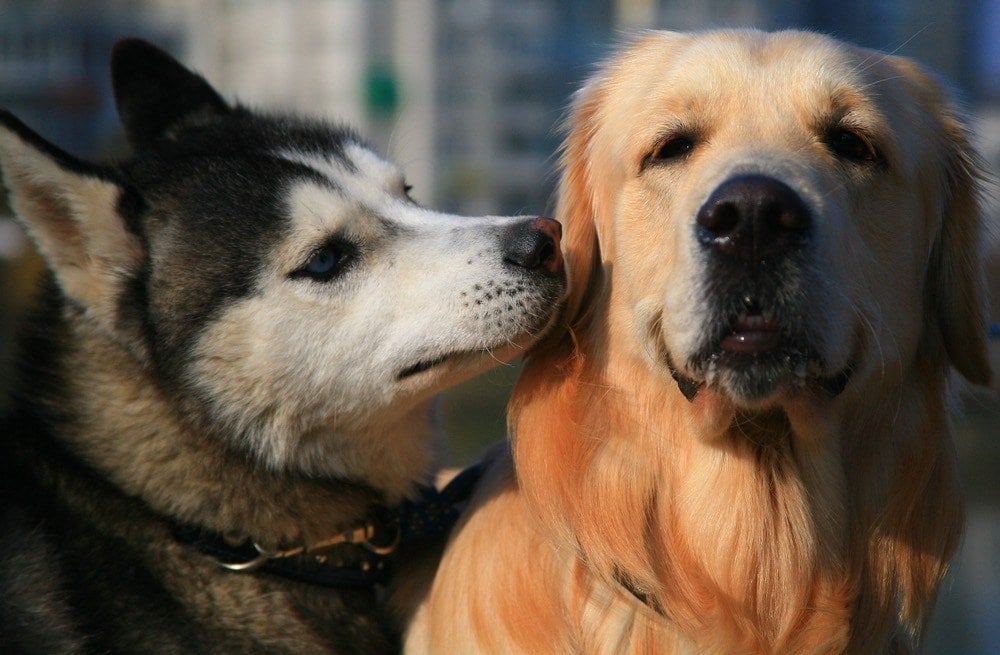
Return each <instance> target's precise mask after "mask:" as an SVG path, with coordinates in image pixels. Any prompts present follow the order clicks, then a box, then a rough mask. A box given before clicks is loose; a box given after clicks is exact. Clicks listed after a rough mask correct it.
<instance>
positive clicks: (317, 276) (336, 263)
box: [292, 241, 352, 282]
mask: <svg viewBox="0 0 1000 655" xmlns="http://www.w3.org/2000/svg"><path fill="white" fill-rule="evenodd" d="M351 252H352V249H351V246H350V245H349V244H346V243H343V242H339V241H334V242H330V243H327V244H326V245H324V246H323V247H322V248H319V249H318V250H316V251H315V252H314V253H313V254H312V256H310V257H309V261H307V262H306V263H305V266H303V267H302V268H300V269H298V270H296V271H294V272H293V273H292V276H293V277H308V278H312V279H313V280H316V281H319V282H326V281H327V280H331V279H333V278H334V277H335V276H337V275H338V274H339V273H340V272H341V271H343V270H344V266H345V265H346V264H347V262H348V260H349V259H350V257H351Z"/></svg>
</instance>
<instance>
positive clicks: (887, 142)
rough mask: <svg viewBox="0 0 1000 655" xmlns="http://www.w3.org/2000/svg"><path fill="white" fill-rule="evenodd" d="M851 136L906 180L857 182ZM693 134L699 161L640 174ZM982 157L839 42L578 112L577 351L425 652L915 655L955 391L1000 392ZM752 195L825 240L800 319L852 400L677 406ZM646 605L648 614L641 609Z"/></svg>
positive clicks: (721, 384)
mask: <svg viewBox="0 0 1000 655" xmlns="http://www.w3.org/2000/svg"><path fill="white" fill-rule="evenodd" d="M831 125H835V126H838V127H840V128H843V129H848V130H852V131H854V132H855V133H858V134H861V135H863V137H864V138H866V139H870V140H871V141H872V142H873V143H874V144H876V147H877V148H878V149H879V151H880V152H881V154H882V155H884V159H885V166H884V167H882V168H875V167H863V166H861V167H859V166H853V167H852V166H851V165H849V164H848V163H845V162H842V161H839V160H838V159H837V158H836V157H834V156H833V154H831V151H830V149H829V148H828V145H827V144H826V143H824V134H825V132H824V130H826V129H828V128H829V126H831ZM685 133H687V134H695V135H697V138H696V139H695V145H694V148H693V149H692V151H691V152H690V153H689V154H688V155H687V156H686V157H684V158H683V159H677V160H675V161H672V162H669V163H668V164H665V165H662V166H652V167H646V166H644V161H645V160H646V158H648V157H649V156H650V153H653V152H655V151H656V150H657V149H658V148H659V147H660V145H661V144H662V143H663V142H664V140H665V139H669V138H672V135H676V134H685ZM975 162H976V159H975V155H974V153H973V152H972V150H971V148H970V146H969V142H968V137H967V135H966V132H965V129H964V127H963V125H962V122H961V119H960V117H959V116H958V115H957V113H956V111H955V109H954V107H953V105H952V104H951V103H950V101H949V100H948V99H947V97H946V94H945V93H944V92H943V90H942V88H941V86H940V84H939V83H937V82H936V81H934V80H933V79H932V78H931V77H930V76H928V75H927V74H925V73H924V72H922V71H921V69H920V68H919V67H918V66H916V65H915V64H914V63H912V62H910V61H909V60H906V59H903V58H899V57H893V56H888V55H884V54H881V53H877V52H873V51H868V50H862V49H858V48H854V47H851V46H848V45H845V44H842V43H839V42H837V41H835V40H833V39H829V38H826V37H823V36H819V35H815V34H809V33H802V32H782V33H775V34H766V33H761V32H755V31H735V32H708V33H701V34H678V33H666V32H652V33H645V34H642V35H639V36H638V38H636V39H635V40H634V41H633V42H632V43H631V44H630V45H628V46H627V47H626V48H624V49H623V50H622V51H621V52H620V53H618V54H617V55H616V56H614V57H613V58H611V59H610V61H608V62H607V63H606V64H605V65H604V66H603V67H602V68H601V69H600V70H599V71H598V72H597V74H595V75H594V76H593V77H592V78H591V80H590V81H589V82H588V83H587V84H586V86H585V87H584V88H583V90H582V91H581V92H580V93H579V95H578V96H577V97H576V100H575V102H574V105H573V109H572V112H571V115H570V117H569V121H568V136H567V138H566V142H565V144H564V149H563V157H562V168H563V170H562V180H561V185H560V192H559V204H558V210H557V218H558V219H559V220H560V221H561V222H562V223H563V226H564V230H565V239H564V241H563V245H564V252H565V255H566V260H567V265H568V267H569V268H570V283H571V298H570V306H569V311H568V315H567V322H566V327H567V329H566V331H565V332H563V333H562V335H561V336H558V337H556V338H553V339H550V340H548V341H547V342H546V343H545V344H544V345H543V346H542V347H541V348H539V349H538V350H537V351H536V352H535V353H534V354H533V355H532V356H531V357H530V358H529V360H528V362H527V365H526V368H525V370H524V373H523V375H522V377H521V379H520V380H519V382H518V385H517V387H516V389H515V392H514V397H513V399H512V404H511V418H510V421H511V427H512V431H513V444H512V457H511V458H507V457H499V458H497V459H496V461H495V462H494V464H493V468H492V471H491V474H490V477H489V479H488V481H487V482H486V483H485V484H484V485H483V487H482V488H481V489H480V492H479V494H478V496H477V499H476V501H475V503H474V506H473V507H472V508H471V509H470V510H469V511H468V512H467V518H466V520H465V523H464V525H463V526H462V527H461V528H460V529H459V530H458V531H457V533H456V535H455V536H454V538H453V540H452V542H451V543H450V544H449V547H448V549H447V551H446V553H445V555H444V559H443V562H442V564H441V566H440V568H439V570H438V573H437V577H436V579H435V581H434V584H433V587H432V589H431V590H430V592H429V595H428V599H427V601H426V603H425V604H424V605H423V606H422V608H421V609H420V612H419V613H418V615H417V618H416V620H415V621H414V623H413V625H412V627H411V630H410V633H409V637H408V642H407V652H410V653H444V652H454V653H473V652H482V653H607V654H611V653H616V654H617V653H659V654H663V653H719V654H732V653H773V654H778V653H782V654H784V653H816V654H818V653H911V652H914V650H915V649H916V648H917V645H918V643H919V640H920V636H921V633H922V631H923V629H924V627H925V625H926V623H927V620H928V617H929V615H930V611H931V608H932V607H933V603H934V598H935V595H936V591H937V587H938V584H939V583H940V581H941V578H942V576H943V575H944V573H945V570H946V568H947V564H948V560H949V558H950V557H951V555H952V553H953V552H954V550H955V547H956V545H957V543H958V540H959V536H960V534H961V527H962V504H961V501H960V496H959V486H958V480H957V474H956V470H955V462H954V454H953V446H952V443H951V433H950V428H949V423H948V417H947V406H946V405H947V403H946V396H947V387H948V378H949V369H950V367H952V366H954V367H955V368H956V369H957V370H958V371H959V372H960V373H961V374H962V375H964V376H965V377H966V378H967V379H968V380H970V381H972V382H975V383H980V384H986V383H988V382H989V380H990V369H989V364H988V361H987V359H986V356H985V341H984V338H985V336H984V325H983V318H982V314H981V310H980V300H981V296H980V290H979V276H980V272H979V268H978V253H977V248H976V243H977V239H978V236H979V235H978V232H979V217H978V205H977V182H978V179H977V178H978V173H977V170H976V163H975ZM738 174H764V175H768V176H771V177H774V178H776V179H779V180H781V181H782V182H784V183H785V184H786V185H788V186H789V187H791V188H792V189H793V190H794V191H795V192H796V193H797V194H798V195H799V196H800V197H801V198H802V199H803V200H804V202H805V203H806V205H807V206H808V208H809V211H810V213H811V216H812V218H813V220H814V227H815V242H814V244H813V245H814V248H813V250H812V251H811V252H812V256H813V259H812V260H811V274H810V275H809V276H807V277H806V282H805V284H807V285H808V286H807V288H806V297H808V298H809V303H808V306H807V307H805V308H804V309H803V311H804V312H805V314H804V316H803V317H802V319H803V321H804V322H805V324H806V325H808V326H809V327H808V330H809V333H810V334H812V335H815V337H816V345H817V348H818V349H819V350H820V354H821V355H822V360H823V362H824V363H825V366H826V368H825V369H824V370H817V371H809V372H807V373H806V375H815V376H824V375H831V374H833V373H835V372H836V371H838V370H841V369H843V368H844V367H845V366H848V365H850V366H853V368H854V373H853V375H852V377H851V378H850V383H849V385H848V386H847V388H846V390H844V391H843V393H840V394H839V395H836V396H835V397H830V396H829V395H825V394H823V393H819V392H817V391H816V390H815V389H812V388H810V387H809V386H808V384H806V385H805V386H804V387H801V386H795V385H782V386H779V387H778V388H777V389H776V390H775V391H774V392H772V393H770V394H769V395H767V396H766V397H763V398H755V399H746V398H743V397H741V396H740V395H739V394H737V393H735V392H734V391H733V390H732V386H731V385H732V381H731V379H730V378H729V377H728V373H727V372H726V371H719V372H717V373H710V375H709V376H708V377H707V378H706V379H704V380H701V379H699V382H704V383H705V386H704V387H703V388H702V389H701V390H700V391H699V392H698V395H697V396H696V397H695V399H694V401H693V402H689V401H688V400H687V399H686V398H685V397H684V396H683V395H682V394H681V392H680V391H679V390H678V387H677V385H676V384H675V382H674V381H673V379H672V378H671V375H670V371H669V369H668V367H667V361H671V362H673V363H674V364H675V366H677V368H678V369H680V372H681V373H682V374H687V375H696V372H695V371H694V370H689V369H688V368H687V362H688V360H689V357H691V356H692V354H693V351H694V349H695V348H696V346H697V343H698V338H699V336H700V335H701V334H702V333H703V330H704V327H705V321H706V320H708V308H707V302H706V295H707V294H708V293H709V285H708V282H709V280H708V279H707V278H706V276H707V275H709V273H710V271H709V268H708V267H707V266H706V263H705V258H704V257H703V256H702V255H701V254H700V252H699V244H698V243H697V242H696V240H695V238H694V234H695V231H694V221H695V215H696V213H697V212H698V208H699V207H701V206H702V204H703V203H704V202H705V200H706V198H707V197H708V196H709V195H710V194H711V193H712V191H713V189H715V188H716V187H717V186H718V185H719V184H721V183H722V182H724V181H725V180H727V179H729V178H731V177H732V176H734V175H738ZM623 580H624V581H627V583H628V584H629V586H631V587H632V588H633V590H635V591H638V592H639V593H640V594H642V595H643V596H644V597H645V599H646V602H645V603H643V602H640V600H639V599H638V598H637V597H636V596H634V595H633V594H632V593H630V591H628V590H626V588H625V587H623V586H622V584H620V582H621V581H623Z"/></svg>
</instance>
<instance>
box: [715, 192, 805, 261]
mask: <svg viewBox="0 0 1000 655" xmlns="http://www.w3.org/2000/svg"><path fill="white" fill-rule="evenodd" d="M697 223H698V228H697V229H698V240H699V241H701V243H703V244H704V245H705V246H707V247H709V248H712V249H714V250H715V251H717V252H720V253H723V254H725V255H730V256H734V257H738V258H741V259H745V260H747V261H749V262H759V261H762V260H764V259H766V258H767V257H773V256H775V255H782V254H786V253H788V252H789V251H791V250H794V249H796V248H798V247H800V246H802V245H803V244H805V243H806V241H807V240H808V238H809V233H810V231H811V227H812V220H811V217H810V214H809V208H808V207H806V204H805V202H803V201H802V198H801V197H799V194H797V193H796V192H795V191H793V190H792V189H791V188H789V186H788V185H786V184H785V183H784V182H780V181H778V180H776V179H774V178H772V177H767V176H764V175H741V176H739V177H734V178H732V179H730V180H728V181H726V182H724V183H722V184H721V185H720V186H719V187H718V188H717V189H716V190H715V191H714V192H713V193H712V195H711V196H709V198H708V200H706V201H705V204H704V205H702V207H701V209H700V210H698V217H697Z"/></svg>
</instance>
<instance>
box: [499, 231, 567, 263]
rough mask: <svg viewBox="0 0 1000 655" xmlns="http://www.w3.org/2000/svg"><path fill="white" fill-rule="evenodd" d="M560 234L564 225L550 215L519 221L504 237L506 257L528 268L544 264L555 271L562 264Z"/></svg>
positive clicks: (502, 241)
mask: <svg viewBox="0 0 1000 655" xmlns="http://www.w3.org/2000/svg"><path fill="white" fill-rule="evenodd" d="M561 237H562V226H560V225H559V223H557V222H556V221H554V220H552V219H551V218H543V217H540V218H535V219H532V220H528V221H521V222H518V223H516V224H514V225H512V226H511V227H509V228H507V231H506V232H504V233H503V236H502V237H501V242H500V247H501V248H502V250H503V258H504V261H506V262H510V263H511V264H514V265H515V266H521V267H522V268H527V269H529V270H534V269H537V268H545V269H547V270H549V271H552V272H553V273H555V272H557V271H558V270H559V269H561V268H562V264H563V259H562V251H561V250H560V249H559V239H560V238H561Z"/></svg>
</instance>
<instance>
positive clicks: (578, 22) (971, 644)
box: [0, 0, 1000, 654]
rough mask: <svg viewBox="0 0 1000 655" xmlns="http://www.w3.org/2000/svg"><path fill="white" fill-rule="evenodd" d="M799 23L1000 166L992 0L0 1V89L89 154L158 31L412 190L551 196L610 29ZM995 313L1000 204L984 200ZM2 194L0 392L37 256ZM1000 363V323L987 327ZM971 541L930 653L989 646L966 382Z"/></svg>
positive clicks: (459, 453) (212, 73)
mask: <svg viewBox="0 0 1000 655" xmlns="http://www.w3.org/2000/svg"><path fill="white" fill-rule="evenodd" d="M712 26H734V27H736V26H752V27H759V28H763V29H779V28H785V27H799V28H807V29H814V30H818V31H822V32H826V33H829V34H833V35H835V36H838V37H840V38H843V39H847V40H849V41H852V42H855V43H858V44H860V45H864V46H868V47H873V48H879V49H882V50H888V51H893V52H897V53H900V54H904V55H908V56H912V57H915V58H917V59H919V60H921V61H922V62H924V63H925V64H926V65H928V66H929V67H930V68H932V69H934V70H936V71H937V72H938V73H939V74H940V75H941V76H942V77H944V78H946V79H948V80H950V82H951V83H952V84H953V86H954V89H955V92H956V94H957V96H958V97H959V98H960V100H961V101H962V103H963V104H964V106H965V107H966V109H967V110H968V112H969V114H970V116H971V117H972V119H973V123H974V127H975V133H976V139H977V143H978V145H979V148H980V150H981V152H982V153H983V155H984V156H985V159H986V161H987V162H988V167H989V170H990V173H991V175H994V176H995V175H996V173H997V171H998V170H1000V0H967V1H961V0H906V1H903V0H832V1H822V0H815V1H812V2H802V1H797V2H793V1H790V0H673V1H671V0H617V1H615V0H581V1H577V2H559V1H557V0H101V1H99V0H78V1H73V0H20V1H19V0H0V106H5V107H7V108H9V109H10V110H12V111H13V112H14V113H16V114H17V115H18V116H20V117H21V118H22V119H24V120H25V121H26V122H27V123H28V124H29V125H31V126H32V127H34V128H35V129H37V130H38V131H39V132H41V133H42V134H43V135H44V136H45V137H47V138H49V139H51V140H53V141H55V142H56V143H58V144H60V145H62V146H64V147H65V148H67V149H68V150H69V151H71V152H73V153H75V154H77V155H81V156H84V157H91V158H98V159H114V158H116V157H122V156H125V155H126V154H127V150H126V148H125V145H124V139H123V137H122V135H121V133H120V131H119V128H118V125H117V118H116V116H115V111H114V105H113V101H112V98H111V89H110V83H109V76H108V68H107V61H108V55H109V53H110V49H111V46H112V44H113V43H114V42H115V41H116V40H117V39H118V38H119V37H121V36H126V35H138V36H143V37H146V38H148V39H150V40H152V41H154V42H156V43H158V44H159V45H161V46H163V47H166V48H167V49H169V50H170V51H171V52H173V53H174V55H175V56H177V57H178V58H179V59H181V60H182V61H183V62H185V63H186V64H187V65H189V66H191V67H193V68H194V69H196V70H198V71H199V72H201V73H202V74H204V75H205V76H206V77H207V78H208V79H209V80H210V82H211V83H212V84H213V85H215V86H216V88H218V89H219V90H220V91H221V92H222V93H223V94H224V95H226V96H227V97H228V98H230V99H235V100H239V101H241V102H244V103H246V104H250V105H254V106H259V107H271V108H285V109H294V110H299V111H303V112H307V113H309V114H313V115H320V116H326V117H329V118H332V119H335V120H342V121H345V122H347V123H350V124H352V125H353V126H355V127H356V128H357V129H358V130H359V131H360V132H361V133H362V134H363V135H365V136H366V137H367V138H369V139H370V140H371V141H372V142H373V143H374V144H375V145H376V146H377V147H378V148H379V149H380V150H382V151H383V152H385V153H386V154H388V155H389V156H390V157H391V158H392V159H393V160H395V161H396V162H398V163H400V164H401V165H402V166H403V167H404V169H405V171H406V175H407V179H408V181H409V182H410V183H411V184H413V185H414V191H413V194H414V197H416V198H417V199H418V200H420V201H421V202H423V203H425V204H427V205H430V206H433V207H436V208H439V209H444V210H449V211H455V212H461V213H467V214H483V213H492V214H509V213H524V214H541V213H547V214H549V215H551V213H552V205H553V202H552V201H553V198H552V189H553V187H554V183H555V175H554V163H555V160H554V152H555V150H556V147H557V145H558V142H559V133H558V129H557V124H558V121H559V119H560V117H561V116H562V114H563V111H564V109H565V107H566V104H567V101H568V98H569V96H570V94H571V93H572V92H573V90H574V89H575V88H576V87H577V86H578V85H579V83H580V81H581V80H582V79H583V78H584V77H585V76H586V75H587V74H588V72H589V71H591V70H592V68H593V65H594V63H595V62H596V61H598V60H600V59H601V58H602V57H603V56H604V55H606V54H607V53H608V52H609V50H610V49H611V48H613V46H614V44H615V43H616V42H617V41H618V39H619V38H620V36H621V34H622V33H624V32H627V31H628V30H632V29H637V28H647V27H658V28H668V29H679V30H686V29H700V28H705V27H712ZM987 206H988V207H987V222H988V223H989V224H990V225H991V226H992V229H991V231H990V235H991V236H990V240H989V244H988V247H987V259H988V269H987V280H988V283H989V284H990V298H989V300H990V313H991V321H993V323H994V324H996V323H997V322H998V321H1000V246H998V242H997V236H996V235H997V234H998V233H1000V229H998V228H997V225H998V222H1000V211H998V204H997V193H996V188H995V187H994V188H993V189H992V190H991V193H990V195H989V198H988V199H987ZM9 214H10V210H9V207H7V206H6V204H5V203H4V201H3V199H2V198H0V392H2V388H3V386H4V385H5V382H6V381H7V380H9V376H10V372H9V359H10V351H11V345H12V344H11V334H12V330H13V327H14V325H15V324H16V322H17V318H18V316H19V313H20V311H21V310H22V309H23V307H24V304H25V302H26V301H27V298H28V297H29V296H30V293H31V290H32V289H33V288H34V284H35V281H36V280H37V278H38V275H39V272H40V263H39V261H38V259H37V257H36V256H35V255H34V253H33V252H32V251H31V249H30V246H29V245H28V244H27V243H26V242H25V241H24V239H23V237H22V235H21V233H20V230H19V229H18V228H17V227H16V226H15V224H14V223H13V221H12V220H10V216H9ZM991 348H992V350H991V354H992V357H993V363H994V369H995V370H998V371H1000V340H998V339H997V337H996V336H995V337H994V339H993V341H992V342H991ZM516 374H517V366H516V364H514V365H510V366H506V367H502V368H501V369H499V370H498V371H496V372H494V373H492V374H489V375H486V376H483V377H482V378H480V379H477V380H474V381H472V382H470V383H467V384H465V385H463V386H461V387H459V388H458V389H456V390H454V391H452V392H449V393H448V394H446V395H445V396H444V397H443V398H442V399H441V410H442V423H443V428H444V430H445V432H446V433H447V434H448V437H449V444H450V448H451V461H452V463H453V464H456V465H461V464H464V463H467V462H470V461H472V460H474V459H475V458H476V457H477V455H478V453H480V452H481V451H482V449H483V447H484V446H485V445H486V444H488V443H489V442H491V441H494V440H496V439H500V438H502V437H503V436H504V432H505V421H504V403H505V401H506V397H507V394H508V392H509V389H510V385H511V383H512V382H513V380H514V378H515V377H516ZM964 396H965V397H964V404H965V407H966V412H965V416H964V417H963V418H962V419H961V420H960V421H959V424H958V448H959V455H960V458H961V463H962V467H963V474H964V479H965V484H966V488H967V495H968V497H969V524H968V529H967V534H966V538H965V541H964V544H963V550H962V554H961V556H960V557H959V559H958V561H957V562H956V564H955V566H954V568H953V571H952V573H951V574H950V577H949V579H948V581H947V582H946V584H945V588H944V591H943V594H942V601H941V603H940V604H939V607H938V610H937V612H936V615H935V619H934V623H933V626H932V629H931V633H930V635H929V637H928V642H927V648H926V650H927V652H929V653H956V654H1000V395H998V394H997V391H996V389H993V390H980V391H978V392H969V393H966V394H964Z"/></svg>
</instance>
